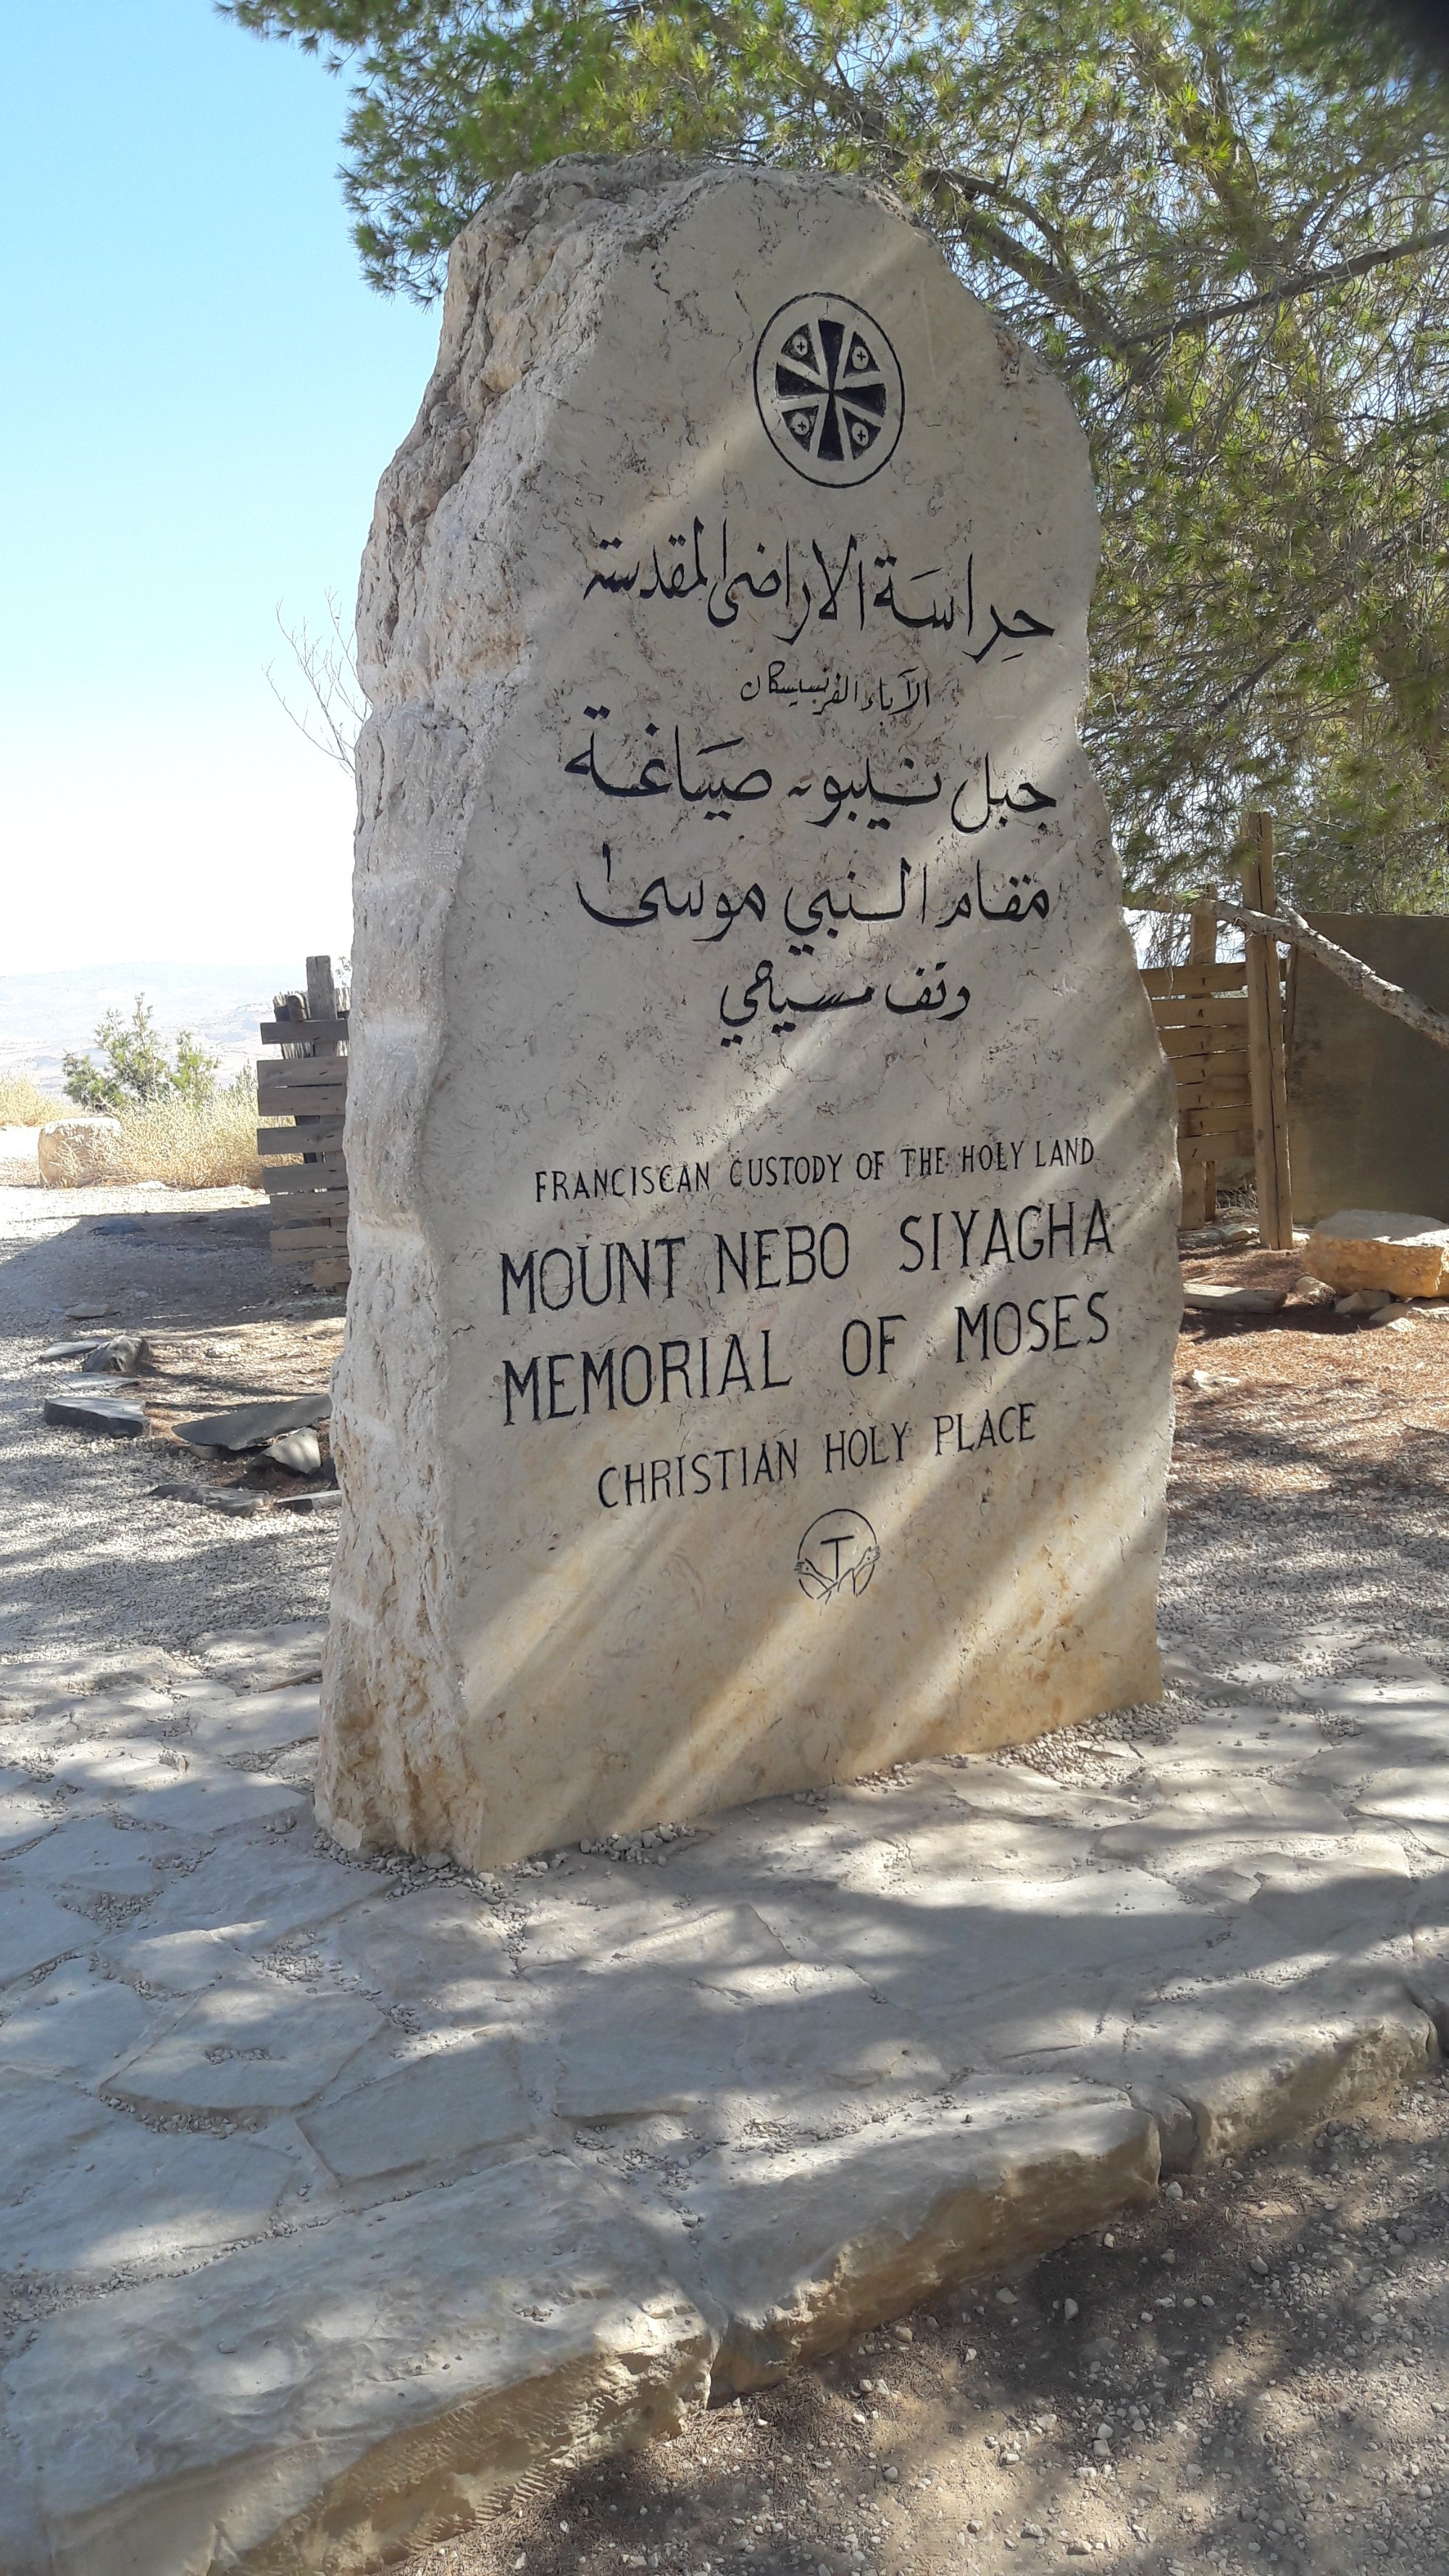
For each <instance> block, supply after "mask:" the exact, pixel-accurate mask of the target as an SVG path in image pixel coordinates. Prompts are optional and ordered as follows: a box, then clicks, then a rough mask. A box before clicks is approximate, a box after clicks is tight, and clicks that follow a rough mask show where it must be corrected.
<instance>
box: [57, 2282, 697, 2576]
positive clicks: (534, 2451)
mask: <svg viewBox="0 0 1449 2576" xmlns="http://www.w3.org/2000/svg"><path fill="white" fill-rule="evenodd" d="M680 2313H681V2315H682V2316H683V2315H686V2314H687V2310H686V2309H685V2303H684V2301H683V2299H682V2298H681V2301H680ZM693 2328H694V2330H693V2331H692V2332H689V2333H685V2334H681V2335H679V2336H677V2337H674V2338H670V2337H669V2336H667V2335H666V2333H665V2332H664V2331H663V2330H662V2329H661V2333H660V2336H659V2346H658V2351H657V2353H655V2354H652V2355H645V2354H643V2353H640V2352H638V2351H635V2352H632V2353H629V2354H625V2353H622V2352H617V2351H614V2352H611V2351H607V2350H600V2351H597V2352H593V2353H587V2354H581V2355H579V2356H577V2357H576V2358H575V2359H574V2360H573V2361H572V2362H570V2363H569V2364H568V2365H566V2366H565V2367H564V2368H563V2369H562V2370H558V2371H554V2372H551V2373H549V2374H548V2375H546V2376H543V2375H540V2376H539V2377H537V2378H528V2379H523V2380H520V2381H519V2382H518V2383H517V2384H516V2385H515V2386H514V2387H512V2388H509V2389H504V2390H501V2391H498V2392H495V2393H493V2394H492V2395H490V2396H488V2397H486V2398H479V2399H476V2400H475V2401H474V2402H473V2403H472V2404H471V2405H465V2406H460V2407H457V2408H456V2409H454V2410H452V2411H451V2412H450V2413H448V2414H446V2415H442V2416H435V2417H434V2418H433V2420H432V2421H431V2422H430V2423H428V2424H421V2425H410V2426H409V2427H408V2428H407V2430H406V2431H404V2432H400V2433H397V2434H395V2435H393V2436H392V2437H391V2438H390V2439H388V2440H387V2441H384V2442H379V2443H377V2444H375V2445H374V2447H373V2448H372V2449H371V2450H370V2451H368V2452H366V2453H365V2454H364V2456H363V2457H362V2458H361V2459H359V2460H356V2461H354V2462H352V2463H351V2465H350V2466H349V2467H348V2468H347V2469H346V2470H344V2471H343V2472H342V2474H341V2475H340V2476H339V2477H336V2478H334V2479H332V2480H330V2481H329V2483H328V2485H327V2487H326V2488H325V2489H324V2490H323V2492H322V2493H321V2494H320V2495H319V2496H318V2497H317V2499H316V2501H315V2503H314V2504H312V2505H310V2506H309V2507H308V2509H307V2511H306V2513H305V2514H299V2515H297V2516H295V2517H294V2518H293V2519H292V2520H291V2521H290V2522H288V2523H286V2524H285V2525H284V2526H283V2527H282V2529H281V2530H279V2531H278V2532H276V2533H275V2534H274V2535H273V2537H272V2538H271V2539H270V2540H269V2541H267V2542H266V2543H265V2544H264V2545H263V2546H262V2547H261V2548H260V2549H253V2550H249V2551H248V2552H247V2553H246V2555H245V2556H244V2557H242V2558H239V2559H238V2560H237V2562H236V2565H237V2570H238V2576H241V2571H243V2570H245V2571H246V2576H341V2571H343V2570H344V2569H346V2570H348V2571H353V2570H358V2569H363V2568H373V2567H378V2566H385V2565H390V2564H392V2563H393V2562H394V2561H395V2559H396V2558H397V2557H398V2556H399V2555H401V2553H402V2551H403V2550H404V2549H406V2550H414V2549H422V2548H426V2547H428V2546H430V2545H431V2544H432V2543H433V2542H434V2541H438V2540H447V2539H451V2538H452V2537H453V2536H454V2534H455V2533H457V2532H460V2531H465V2530H467V2529H468V2528H469V2527H470V2526H471V2525H472V2524H474V2523H476V2522H478V2521H480V2520H482V2519H483V2518H484V2517H485V2516H486V2515H487V2514H489V2513H491V2512H495V2511H496V2510H497V2509H498V2508H499V2506H501V2505H504V2504H506V2503H507V2502H508V2501H509V2500H510V2498H511V2497H513V2496H515V2495H517V2494H518V2493H520V2491H524V2492H526V2490H527V2488H528V2487H529V2485H530V2483H532V2482H533V2481H535V2480H536V2479H537V2478H538V2477H540V2476H541V2475H544V2474H548V2475H557V2474H559V2473H560V2472H563V2471H566V2470H571V2469H582V2468H586V2467H587V2466H588V2465H589V2464H590V2463H591V2462H592V2461H595V2460H598V2459H602V2458H605V2457H607V2456H609V2455H611V2454H615V2455H617V2454H618V2453H620V2452H625V2451H635V2450H639V2449H642V2447H643V2446H644V2444H645V2443H647V2442H654V2441H659V2440H661V2439H665V2438H667V2437H668V2436H669V2435H670V2434H671V2433H677V2432H678V2431H679V2430H680V2429H681V2427H682V2426H683V2423H684V2421H685V2418H686V2417H687V2416H688V2415H690V2414H693V2413H696V2412H698V2411H699V2410H700V2409H701V2408H703V2406H704V2405H705V2404H706V2403H707V2402H708V2396H709V2335H708V2331H707V2329H706V2327H705V2325H704V2321H703V2319H702V2318H699V2317H695V2318H694V2320H693ZM343 2533H346V2534H347V2535H348V2537H347V2539H346V2542H345V2544H344V2546H345V2554H344V2555H339V2551H338V2540H339V2535H340V2534H343ZM96 2576H102V2571H101V2570H100V2569H99V2568H98V2569H97V2570H96ZM107 2576H108V2571H107ZM138 2576H139V2571H138Z"/></svg>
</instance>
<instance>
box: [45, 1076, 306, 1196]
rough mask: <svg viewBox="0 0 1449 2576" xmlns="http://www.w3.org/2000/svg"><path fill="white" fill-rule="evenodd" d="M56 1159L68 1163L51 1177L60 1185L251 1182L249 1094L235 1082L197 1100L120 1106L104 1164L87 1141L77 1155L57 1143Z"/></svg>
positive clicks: (192, 1186) (177, 1186)
mask: <svg viewBox="0 0 1449 2576" xmlns="http://www.w3.org/2000/svg"><path fill="white" fill-rule="evenodd" d="M71 1114H72V1116H74V1115H75V1114H76V1113H75V1112H74V1110H73V1111H72V1113H71ZM57 1159H58V1163H59V1164H60V1166H61V1168H62V1169H63V1168H64V1164H65V1163H66V1161H70V1163H71V1169H70V1170H69V1172H67V1173H66V1176H65V1178H64V1179H63V1180H58V1182H57V1186H58V1187H60V1188H62V1189H64V1188H85V1187H86V1186H87V1185H90V1186H95V1185H96V1184H97V1183H100V1184H101V1185H103V1186H105V1185H109V1186H111V1187H113V1188H114V1187H116V1186H118V1185H119V1186H122V1187H124V1186H125V1185H126V1184H127V1183H130V1184H131V1185H132V1186H133V1187H134V1185H135V1183H136V1182H137V1181H164V1182H165V1183H166V1185H167V1187H168V1189H173V1190H235V1189H245V1190H259V1189H260V1188H261V1186H262V1166H261V1162H260V1159H259V1157H258V1154H257V1096H256V1093H255V1092H254V1091H253V1090H252V1089H251V1088H250V1087H249V1086H247V1085H239V1086H238V1087H237V1088H236V1089H235V1090H233V1091H220V1092H218V1093H217V1095H216V1097H215V1099H213V1100H209V1101H207V1102H206V1103H205V1105H204V1106H201V1107H198V1106H197V1105H196V1104H195V1103H194V1102H192V1101H189V1100H154V1101H150V1102H148V1103H147V1105H146V1106H145V1107H144V1108H141V1109H129V1110H127V1111H125V1112H124V1114H123V1116H122V1119H121V1132H120V1135H119V1136H115V1137H110V1138H108V1139H107V1140H106V1143H105V1147H104V1165H102V1162H101V1159H100V1154H99V1152H97V1151H96V1149H95V1148H91V1149H90V1150H89V1151H88V1153H87V1156H86V1159H85V1161H84V1163H82V1161H81V1159H80V1158H79V1157H78V1156H77V1157H73V1158H72V1157H67V1156H66V1155H65V1154H64V1150H63V1148H62V1149H60V1151H59V1153H58V1157H57Z"/></svg>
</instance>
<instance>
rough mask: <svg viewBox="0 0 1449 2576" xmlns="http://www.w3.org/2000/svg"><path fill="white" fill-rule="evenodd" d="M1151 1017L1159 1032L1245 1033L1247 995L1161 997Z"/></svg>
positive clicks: (1173, 994) (1170, 994)
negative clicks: (1214, 1030) (1219, 1030)
mask: <svg viewBox="0 0 1449 2576" xmlns="http://www.w3.org/2000/svg"><path fill="white" fill-rule="evenodd" d="M1152 1016H1153V1018H1154V1020H1155V1021H1156V1023H1157V1025H1158V1027H1159V1028H1160V1029H1245V1028H1246V1027H1247V1025H1248V996H1247V994H1246V993H1198V994H1194V993H1181V994H1179V993H1168V994H1159V995H1158V997H1157V999H1156V1000H1155V1001H1154V1002H1153V1005H1152Z"/></svg>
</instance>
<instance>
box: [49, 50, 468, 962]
mask: <svg viewBox="0 0 1449 2576" xmlns="http://www.w3.org/2000/svg"><path fill="white" fill-rule="evenodd" d="M0 39H3V55H0V59H3V62H4V67H5V79H4V86H3V99H0V219H3V238H4V242H5V252H6V256H5V283H4V287H3V290H0V298H3V329H4V348H5V365H4V376H5V383H6V391H5V399H4V405H3V412H0V458H3V466H4V479H3V490H4V507H3V512H0V599H3V603H4V613H3V617H0V755H3V766H0V973H4V972H16V971H30V970H33V969H41V968H46V967H56V966H61V965H64V964H66V963H68V962H75V963H77V964H87V963H88V964H104V963H106V962H109V961H110V960H113V959H117V958H128V957H135V956H141V955H144V956H148V957H164V958H173V959H176V960H192V959H195V960H213V961H224V960H227V959H232V958H238V959H240V958H257V957H266V958H277V957H286V956H289V955H290V954H291V953H292V951H293V950H295V951H296V955H297V961H298V966H299V968H300V964H301V960H302V958H303V956H304V955H305V954H306V952H307V951H308V950H312V949H317V948H326V947H331V948H333V949H336V950H342V949H345V948H346V946H347V944H348V921H349V910H348V904H349V894H348V883H349V871H350V865H351V831H352V791H351V786H350V783H349V781H348V780H347V779H346V777H345V776H344V774H343V773H342V771H341V770H338V769H336V768H333V767H331V766H330V765H329V764H327V763H326V762H324V760H323V759H322V757H321V756H320V754H318V753H317V752H315V751H313V750H311V749H310V748H309V747H308V745H307V744H306V743H305V742H303V741H302V740H301V739H300V737H299V736H298V735H297V734H296V733H295V732H294V731H293V730H292V728H291V726H290V725H289V724H288V721H287V718H286V716H285V715H284V713H283V712H282V710H281V708H280V707H278V706H277V704H276V702H275V700H274V699H273V697H272V696H271V694H270V691H269V690H268V687H267V684H266V681H265V679H264V676H263V673H264V669H265V666H266V664H267V663H268V662H272V663H274V664H275V665H276V666H277V671H278V676H279V677H281V676H282V672H283V668H284V666H285V664H286V659H287V656H286V649H285V647H284V646H283V645H282V642H281V639H280V637H279V636H278V634H277V631H276V626H275V622H274V616H275V610H276V606H277V604H278V603H279V602H280V603H281V605H282V607H283V609H284V611H285V612H286V614H287V615H288V617H289V618H290V619H291V620H293V621H295V620H296V619H298V618H303V617H305V618H306V619H308V620H309V621H310V622H311V623H313V624H314V625H315V624H316V623H318V622H319V621H320V620H321V619H322V618H323V617H324V616H325V599H326V594H327V592H328V591H329V589H330V590H333V591H335V592H337V593H339V594H340V595H341V598H342V600H343V602H344V604H345V607H346V609H347V610H348V612H349V613H350V610H351V605H352V599H353V595H354V592H355V588H356V580H357V564H358V557H359V555H360V552H361V548H362V544H363V540H364V537H365V535H366V532H367V527H368V522H369V518H370V515H371V508H372V496H373V492H374V489H375V487H376V484H377V479H378V476H379V474H380V472H381V470H382V468H383V466H384V465H385V463H386V462H387V459H388V457H389V456H390V454H391V453H392V450H393V449H394V448H395V447H396V445H397V443H398V441H399V439H400V438H401V437H402V436H403V435H404V433H405V432H406V430H407V429H408V427H409V426H410V424H411V422H412V419H413V417H414V414H415V412H416V410H417V406H418V401H419V398H420V396H421V393H422V390H423V387H424V385H425V383H426V381H427V377H428V372H429V369H430V366H431V363H432V358H433V353H434V349H435V345H436V339H437V317H436V313H434V312H428V313H423V312H420V311H418V309H417V308H416V307H415V306H412V305H408V304H404V303H401V302H399V301H397V300H395V299H390V298H384V297H381V296H378V295H376V294H374V293H373V292H372V291H371V290H370V289H369V288H367V287H366V286H364V285H363V283H362V281H361V278H360V275H359V273H358V267H357V260H356V255H355V253H354V251H353V248H352V244H351V241H350V239H349V237H348V230H347V220H346V213H345V209H344V207H343V204H342V197H341V190H340V187H339V185H338V180H337V175H336V173H337V163H338V159H339V142H338V138H339V132H340V126H341V120H342V115H343V112H344V105H345V94H344V91H343V87H342V84H341V83H340V82H339V81H337V80H336V79H333V78H329V76H328V75H327V73H326V72H325V71H324V70H323V69H322V68H321V67H320V65H319V64H318V63H316V62H315V61H312V60H309V59H308V58H307V57H305V56H303V55H301V54H299V53H298V52H296V51H295V50H294V49H293V48H291V47H290V46H285V45H276V44H262V43H259V42H258V41H257V39H256V38H255V37H251V36H247V35H243V34H242V33H241V32H239V31H238V30H237V29H236V28H235V27H233V26H232V25H230V24H229V23H228V22H227V21H225V20H223V19H221V18H218V17H217V16H216V15H215V13H214V12H213V10H212V8H211V6H210V0H0Z"/></svg>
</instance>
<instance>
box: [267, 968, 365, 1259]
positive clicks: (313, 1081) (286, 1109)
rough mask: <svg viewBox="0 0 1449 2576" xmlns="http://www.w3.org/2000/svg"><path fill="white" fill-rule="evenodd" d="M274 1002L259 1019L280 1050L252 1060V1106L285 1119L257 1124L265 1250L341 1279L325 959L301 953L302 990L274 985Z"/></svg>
mask: <svg viewBox="0 0 1449 2576" xmlns="http://www.w3.org/2000/svg"><path fill="white" fill-rule="evenodd" d="M275 1009H276V1014H277V1016H276V1018H275V1019H274V1020H263V1022H262V1044H263V1046H279V1047H280V1048H281V1050H282V1052H281V1056H280V1059H279V1058H278V1057H276V1056H259V1057H258V1059H257V1112H258V1115H259V1116H260V1117H262V1118H266V1119H282V1118H289V1119H292V1120H293V1121H294V1122H295V1124H293V1125H292V1126H289V1127H282V1126H266V1127H259V1128H258V1129H257V1151H258V1153H259V1154H260V1155H261V1157H262V1162H263V1166H264V1170H263V1178H264V1180H265V1182H266V1189H267V1196H268V1198H269V1199H270V1200H271V1203H272V1258H273V1260H274V1261H310V1262H311V1264H312V1277H313V1281H314V1283H315V1285H316V1286H317V1287H319V1288H345V1287H346V1285H347V1165H346V1163H345V1161H344V1159H343V1153H342V1118H343V1112H344V1110H345V1108H346V1105H347V1017H348V1013H347V1004H346V1002H345V1001H339V998H338V993H337V984H336V979H335V978H334V976H333V972H332V960H331V958H330V957H309V958H308V960H307V990H306V993H305V994H302V993H279V994H278V995H277V997H276V1003H275ZM299 1156H300V1158H301V1159H300V1160H299V1159H298V1157H299Z"/></svg>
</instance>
